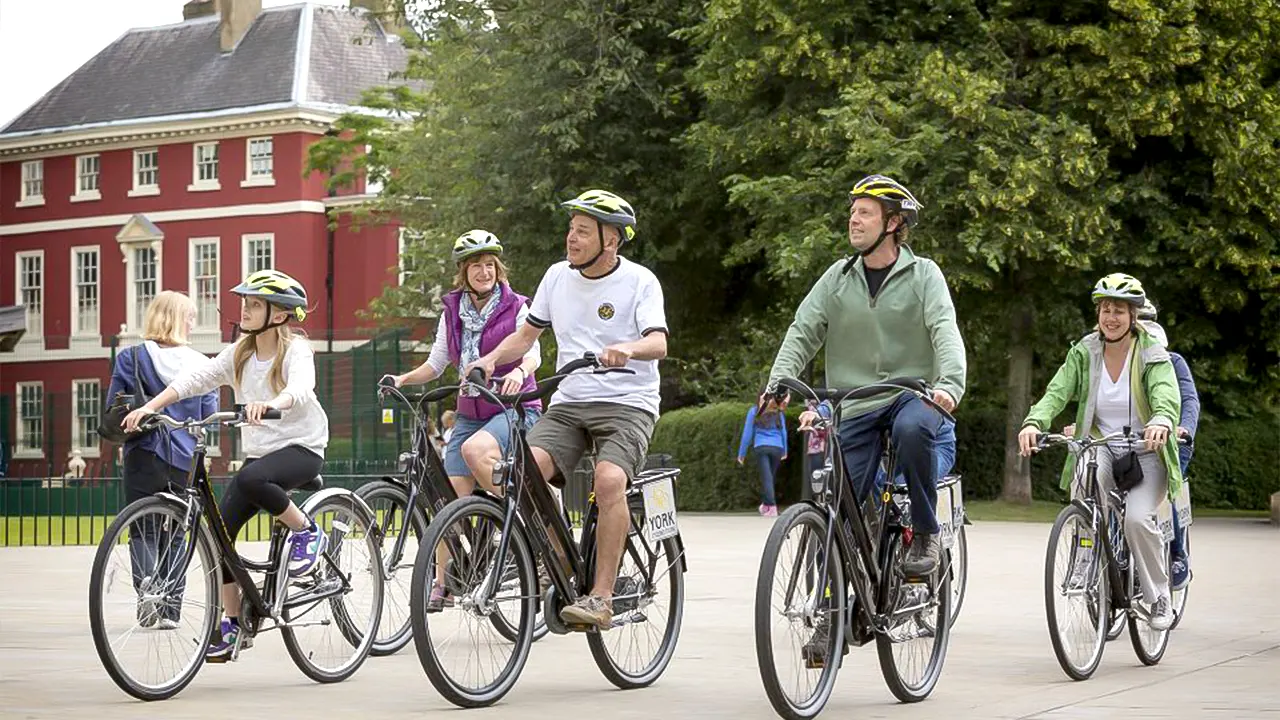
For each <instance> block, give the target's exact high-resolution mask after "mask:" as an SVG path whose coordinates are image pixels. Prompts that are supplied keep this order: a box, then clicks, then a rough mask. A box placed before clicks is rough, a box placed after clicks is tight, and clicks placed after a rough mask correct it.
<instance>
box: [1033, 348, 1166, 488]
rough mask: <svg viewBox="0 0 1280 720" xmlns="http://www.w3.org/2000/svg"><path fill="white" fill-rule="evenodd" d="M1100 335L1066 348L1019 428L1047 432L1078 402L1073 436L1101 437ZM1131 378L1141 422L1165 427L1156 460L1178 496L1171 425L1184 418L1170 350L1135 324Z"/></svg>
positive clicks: (1069, 465) (1070, 461) (1071, 464)
mask: <svg viewBox="0 0 1280 720" xmlns="http://www.w3.org/2000/svg"><path fill="white" fill-rule="evenodd" d="M1102 349H1103V346H1102V338H1101V336H1100V335H1099V334H1098V333H1097V332H1092V333H1089V334H1088V335H1086V336H1085V337H1084V338H1083V339H1082V340H1080V342H1077V343H1075V344H1074V345H1072V346H1071V349H1070V350H1068V351H1067V359H1066V361H1065V362H1063V363H1062V367H1060V368H1058V372H1057V373H1055V374H1054V376H1053V379H1052V380H1050V381H1049V387H1048V388H1046V389H1045V391H1044V397H1042V398H1040V402H1038V403H1036V404H1035V405H1033V406H1032V407H1031V412H1029V413H1027V419H1026V420H1024V421H1023V422H1022V426H1023V427H1026V426H1028V425H1034V426H1035V427H1036V429H1038V430H1041V431H1045V430H1047V429H1048V428H1049V425H1050V423H1052V422H1053V419H1054V418H1055V417H1057V416H1058V414H1059V413H1061V412H1062V411H1063V409H1064V408H1066V406H1067V403H1069V402H1071V401H1073V400H1074V401H1076V402H1077V403H1079V406H1078V407H1077V408H1076V430H1075V437H1076V439H1080V438H1083V437H1084V436H1085V433H1086V432H1087V433H1089V436H1090V437H1094V438H1097V437H1101V436H1100V435H1099V434H1098V429H1097V428H1096V427H1095V426H1094V417H1095V410H1096V409H1097V403H1098V383H1099V382H1100V381H1101V378H1102V372H1103V370H1104V368H1105V364H1104V363H1103V362H1102ZM1129 379H1130V384H1131V392H1132V393H1133V404H1134V409H1135V410H1137V412H1138V419H1139V420H1141V421H1142V424H1143V426H1144V427H1145V426H1148V425H1160V426H1163V427H1165V428H1166V429H1168V430H1169V440H1168V441H1167V442H1165V444H1164V447H1162V448H1160V459H1162V460H1163V461H1164V466H1165V468H1166V469H1167V470H1168V471H1169V497H1171V498H1174V497H1177V496H1178V491H1179V489H1180V488H1181V487H1182V469H1181V467H1180V466H1179V465H1178V439H1177V433H1176V432H1175V431H1174V428H1175V426H1176V424H1177V420H1178V418H1180V417H1182V392H1181V391H1180V390H1179V389H1178V378H1177V376H1176V375H1175V374H1174V371H1173V362H1172V361H1171V360H1170V358H1169V351H1167V350H1165V349H1164V348H1163V347H1161V346H1160V342H1159V340H1158V338H1156V337H1154V336H1153V335H1152V334H1151V333H1150V332H1148V331H1147V330H1146V328H1144V327H1142V325H1141V324H1139V325H1138V329H1137V334H1136V339H1135V342H1134V344H1133V350H1132V351H1131V352H1130V355H1129ZM1075 467H1076V456H1075V455H1071V454H1069V453H1068V455H1067V462H1066V465H1065V467H1063V468H1062V483H1061V486H1062V489H1063V490H1066V489H1068V488H1069V487H1071V478H1072V477H1074V476H1075Z"/></svg>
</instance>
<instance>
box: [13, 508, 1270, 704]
mask: <svg viewBox="0 0 1280 720" xmlns="http://www.w3.org/2000/svg"><path fill="white" fill-rule="evenodd" d="M769 527H770V521H768V520H765V519H761V518H758V517H748V516H693V515H689V516H683V517H682V519H681V528H682V530H683V532H684V536H685V541H686V545H687V547H688V552H689V564H690V572H689V575H688V578H687V595H688V597H687V602H686V605H685V619H684V629H683V632H682V634H681V638H680V644H679V647H678V649H677V652H676V656H675V659H674V660H673V661H672V663H671V666H670V667H669V668H668V670H667V673H666V675H665V676H664V677H663V678H662V679H661V680H659V681H658V683H657V684H655V685H654V686H652V687H650V688H647V689H644V690H637V691H630V692H621V691H617V690H615V689H613V687H612V686H611V685H609V683H608V682H607V681H606V680H605V679H604V678H603V677H602V676H601V675H600V673H599V671H597V670H596V667H595V665H594V663H593V662H592V660H591V656H590V653H589V652H588V650H587V647H586V642H585V641H584V640H583V638H582V637H581V636H567V637H557V636H550V637H548V638H546V639H544V640H542V641H540V642H538V643H537V644H536V645H535V646H534V649H533V651H532V655H531V657H530V659H529V663H528V665H527V667H526V669H525V672H524V675H523V677H522V678H521V680H520V681H519V683H517V685H516V686H515V688H514V689H513V690H512V691H511V693H510V694H508V695H507V697H506V698H505V699H504V700H503V701H502V702H501V703H500V704H499V705H497V706H495V707H493V708H488V709H483V710H472V711H462V710H457V709H455V708H454V707H453V706H452V705H450V704H449V703H447V702H445V701H444V700H443V699H441V698H440V696H439V695H437V694H436V692H435V691H434V689H433V688H432V686H431V684H430V683H429V681H428V680H427V678H426V676H425V674H424V673H423V672H422V669H421V666H420V665H419V663H418V659H417V656H416V654H415V653H414V651H413V648H412V645H410V647H408V648H406V649H405V650H404V651H402V652H401V653H400V654H399V655H397V656H394V657H390V658H371V659H369V661H368V662H367V663H366V664H365V666H364V667H363V668H362V669H361V670H360V671H359V672H358V673H357V674H356V675H355V676H354V677H352V678H351V679H350V680H348V681H346V682H343V683H338V684H335V685H324V686H322V685H317V684H315V683H312V682H311V681H309V680H307V679H306V678H305V677H304V676H303V675H302V674H301V673H300V672H299V671H298V670H297V669H296V668H295V667H294V665H293V663H292V662H291V661H290V659H289V657H288V655H287V654H286V652H285V650H284V646H283V644H282V643H281V641H280V639H279V637H278V635H276V634H275V633H271V634H268V635H265V636H263V637H262V638H259V640H258V644H257V646H256V647H254V648H253V649H252V650H250V651H248V652H247V653H246V654H245V655H244V656H243V657H242V659H241V660H240V662H238V663H236V664H234V665H213V666H206V667H205V668H204V669H203V670H202V671H201V673H200V675H199V676H198V677H197V678H196V679H195V681H194V682H193V683H192V684H191V685H190V686H189V687H188V688H187V689H186V690H184V691H183V692H182V693H181V694H179V695H178V696H177V697H175V698H173V699H172V700H168V701H165V702H160V703H149V704H148V703H140V702H137V701H134V700H133V699H132V698H129V697H128V696H126V695H124V694H123V693H122V692H120V691H119V690H118V689H117V688H116V686H115V685H114V684H113V683H112V682H111V680H110V679H109V678H108V677H107V675H106V673H105V672H104V671H103V669H102V666H101V665H100V663H99V661H98V658H97V655H96V653H95V652H94V648H93V641H92V639H91V638H90V635H89V627H88V620H87V616H88V612H87V599H88V591H87V586H88V579H87V578H88V571H89V566H90V564H91V562H92V559H93V552H94V548H87V547H81V548H30V549H12V548H10V549H0V718H4V719H5V720H8V719H10V718H77V719H82V720H109V719H111V718H166V719H171V718H314V719H315V720H321V719H326V720H327V718H331V717H344V718H358V719H359V720H365V719H366V718H377V719H378V720H384V719H387V718H401V717H404V718H418V717H423V716H426V715H432V714H435V713H474V714H475V716H477V717H485V718H582V719H583V720H588V719H590V720H595V719H596V718H601V719H609V720H613V719H614V718H618V719H624V718H644V719H645V720H652V719H654V718H661V719H662V720H672V719H675V718H694V717H696V716H704V717H717V718H735V719H737V718H771V717H775V715H774V713H773V710H772V709H771V708H770V706H769V703H768V700H767V699H766V698H765V694H764V690H763V689H762V687H761V684H760V678H759V672H758V670H757V667H756V660H755V650H754V640H753V629H752V624H751V623H752V601H753V595H754V589H755V578H756V571H757V566H758V563H759V557H760V551H761V548H762V546H763V544H764V540H765V537H766V534H767V532H768V529H769ZM1049 528H1050V526H1049V525H1047V524H1021V523H979V524H976V525H973V526H971V527H970V528H969V533H970V535H969V539H970V561H971V571H970V581H969V590H968V596H967V599H966V601H965V605H964V609H963V612H962V614H961V616H960V619H959V621H958V622H957V624H956V626H955V629H954V632H953V634H952V640H951V650H950V653H949V655H948V657H947V663H946V667H945V669H944V671H943V675H942V679H941V681H940V682H939V684H938V687H937V690H936V691H935V692H934V694H933V696H932V697H931V698H930V699H928V700H926V701H925V702H923V703H919V704H916V705H910V706H907V705H900V704H898V703H896V701H895V700H894V698H893V696H892V695H891V694H890V693H889V691H888V689H887V688H886V687H885V684H884V681H883V679H882V678H881V676H880V670H879V665H878V663H877V660H876V654H875V650H874V647H873V646H870V645H869V646H866V647H863V648H857V649H854V650H852V651H851V653H850V655H849V658H848V659H847V661H846V662H845V665H844V667H843V669H842V670H841V672H840V676H839V680H838V684H837V687H836V690H835V693H834V694H833V696H832V698H831V701H830V702H829V704H828V705H827V708H826V711H825V712H824V714H823V717H835V718H841V717H857V718H880V717H886V718H887V717H892V718H902V719H909V718H931V719H932V718H946V719H947V720H951V719H952V718H1053V719H1057V718H1109V717H1115V718H1124V720H1136V719H1137V718H1153V717H1162V718H1165V717H1167V718H1201V717H1204V718H1233V719H1234V718H1273V719H1280V559H1278V558H1280V531H1278V530H1277V529H1276V528H1274V527H1270V526H1268V525H1266V524H1264V523H1261V522H1257V521H1242V520H1231V521H1226V520H1212V519H1205V520H1199V521H1197V523H1196V525H1195V526H1194V531H1193V532H1194V533H1195V542H1194V547H1195V556H1194V565H1193V567H1194V570H1195V581H1194V582H1193V583H1192V586H1191V587H1192V590H1191V596H1190V603H1189V605H1188V615H1187V617H1186V619H1185V620H1184V621H1183V623H1182V625H1181V626H1180V627H1179V628H1178V629H1177V630H1176V631H1175V632H1174V636H1173V638H1172V641H1171V644H1170V647H1169V650H1168V652H1167V654H1166V655H1165V657H1164V661H1163V662H1162V663H1161V664H1160V665H1159V666H1157V667H1151V668H1148V667H1143V666H1142V665H1141V664H1140V663H1139V662H1138V661H1137V658H1136V657H1135V656H1134V654H1133V650H1132V648H1131V647H1130V645H1129V641H1128V634H1127V633H1126V634H1124V635H1122V636H1121V637H1120V639H1118V640H1116V641H1114V642H1112V643H1110V644H1109V645H1108V647H1107V651H1106V655H1105V657H1104V659H1103V661H1102V665H1101V667H1100V668H1099V669H1098V672H1097V673H1096V674H1095V676H1094V677H1093V679H1091V680H1089V681H1087V682H1081V683H1077V682H1072V681H1070V680H1069V679H1067V677H1066V676H1065V675H1063V673H1062V671H1061V670H1060V669H1059V668H1058V665H1057V662H1056V661H1055V660H1054V656H1053V651H1052V649H1051V647H1050V645H1049V637H1048V633H1047V630H1046V627H1045V617H1044V601H1043V597H1042V590H1041V587H1042V578H1043V564H1044V555H1045V543H1046V541H1047V537H1048V532H1049Z"/></svg>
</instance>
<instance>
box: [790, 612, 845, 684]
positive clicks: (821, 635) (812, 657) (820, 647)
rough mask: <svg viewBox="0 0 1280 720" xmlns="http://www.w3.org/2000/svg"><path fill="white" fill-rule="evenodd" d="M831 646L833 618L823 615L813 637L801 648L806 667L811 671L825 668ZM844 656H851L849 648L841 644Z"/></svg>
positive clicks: (801, 655) (814, 629)
mask: <svg viewBox="0 0 1280 720" xmlns="http://www.w3.org/2000/svg"><path fill="white" fill-rule="evenodd" d="M830 644H831V616H830V615H828V614H826V613H823V615H822V617H820V618H818V624H817V625H816V626H814V628H813V635H810V636H809V642H806V643H805V644H804V645H803V646H802V647H801V648H800V657H801V659H803V660H804V665H805V667H806V668H808V669H810V670H814V669H817V668H820V667H824V666H825V665H826V664H827V646H828V645H830ZM840 646H841V648H842V652H841V654H842V655H848V654H849V646H848V645H847V644H845V643H844V642H841V643H840Z"/></svg>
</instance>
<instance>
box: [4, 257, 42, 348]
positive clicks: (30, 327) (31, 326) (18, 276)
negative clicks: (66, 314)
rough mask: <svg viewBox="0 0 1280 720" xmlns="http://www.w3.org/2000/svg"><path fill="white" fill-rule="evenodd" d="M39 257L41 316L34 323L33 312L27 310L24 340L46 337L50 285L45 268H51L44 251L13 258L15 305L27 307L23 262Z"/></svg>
mask: <svg viewBox="0 0 1280 720" xmlns="http://www.w3.org/2000/svg"><path fill="white" fill-rule="evenodd" d="M31 257H38V258H40V314H39V318H38V319H37V320H35V321H34V322H33V321H32V317H31V310H27V311H26V313H27V332H26V333H25V334H24V335H23V336H22V339H23V340H36V339H40V338H43V337H44V312H45V310H46V309H47V308H48V307H49V283H47V282H45V279H46V276H47V273H46V272H45V268H47V267H49V265H48V263H46V262H45V261H44V250H23V251H22V252H18V253H14V256H13V275H14V281H13V304H14V305H25V304H26V303H24V302H23V297H22V274H23V273H22V260H23V259H24V258H31Z"/></svg>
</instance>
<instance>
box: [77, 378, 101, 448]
mask: <svg viewBox="0 0 1280 720" xmlns="http://www.w3.org/2000/svg"><path fill="white" fill-rule="evenodd" d="M86 386H92V387H93V388H94V390H95V391H96V397H95V398H94V400H95V405H94V412H93V413H91V414H90V415H83V416H82V415H81V414H80V392H81V388H84V387H86ZM71 403H72V411H71V449H72V450H79V451H80V457H85V458H97V457H100V456H101V450H100V446H99V444H98V442H99V437H98V433H97V429H96V428H97V426H96V420H97V418H98V417H100V413H101V412H102V381H101V380H99V379H98V378H85V379H80V380H72V381H71ZM86 417H93V418H94V419H95V429H94V430H91V431H90V432H88V433H82V432H81V429H82V426H81V424H80V421H81V420H83V419H84V418H86Z"/></svg>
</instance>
